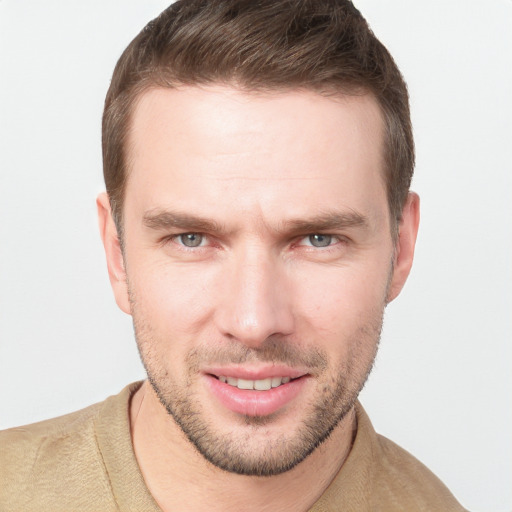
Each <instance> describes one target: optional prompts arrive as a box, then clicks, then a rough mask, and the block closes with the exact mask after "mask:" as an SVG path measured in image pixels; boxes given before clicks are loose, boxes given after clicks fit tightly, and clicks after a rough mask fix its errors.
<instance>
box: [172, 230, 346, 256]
mask: <svg viewBox="0 0 512 512" xmlns="http://www.w3.org/2000/svg"><path fill="white" fill-rule="evenodd" d="M185 235H198V236H201V237H203V240H201V244H200V245H197V246H187V245H185V244H184V243H180V241H179V239H180V237H183V236H185ZM314 236H319V237H320V236H323V237H330V238H331V241H332V242H333V243H329V245H326V246H315V245H313V244H312V243H301V242H303V241H304V240H308V241H311V237H314ZM209 238H210V237H209V235H206V234H205V233H199V232H194V231H187V232H183V233H176V234H174V235H171V236H168V237H165V238H164V239H163V240H162V244H163V245H165V244H167V243H171V242H172V243H174V244H176V245H177V246H178V247H179V250H182V251H187V252H192V251H193V252H197V251H198V250H205V249H206V248H207V247H209V246H210V245H211V243H208V240H209ZM204 239H206V243H204V244H203V242H204V241H205V240H204ZM346 243H347V239H346V238H345V237H342V236H339V235H333V234H330V233H311V234H308V235H303V236H300V237H297V239H296V242H294V243H293V244H292V247H303V248H305V250H307V251H315V252H318V251H322V252H328V251H332V250H334V249H335V248H336V247H337V246H338V245H340V244H346Z"/></svg>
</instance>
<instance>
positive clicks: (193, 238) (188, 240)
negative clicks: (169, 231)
mask: <svg viewBox="0 0 512 512" xmlns="http://www.w3.org/2000/svg"><path fill="white" fill-rule="evenodd" d="M174 239H175V240H176V243H178V244H180V245H184V246H185V247H202V246H203V245H206V237H205V236H204V235H202V234H201V233H181V234H180V235H176V236H175V237H174Z"/></svg>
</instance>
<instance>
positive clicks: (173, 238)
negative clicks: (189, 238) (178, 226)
mask: <svg viewBox="0 0 512 512" xmlns="http://www.w3.org/2000/svg"><path fill="white" fill-rule="evenodd" d="M183 235H199V236H201V237H203V240H202V241H201V244H200V245H198V246H196V247H190V246H188V245H185V244H183V243H181V242H180V241H179V238H180V237H181V236H183ZM203 242H206V243H203ZM160 243H161V244H162V245H166V244H169V243H173V244H175V245H177V246H178V247H179V248H180V250H187V251H188V250H197V249H204V248H205V247H206V246H207V245H209V244H210V243H211V241H210V237H209V236H208V235H207V234H205V233H201V232H199V231H180V232H179V233H172V234H170V235H166V236H164V237H163V238H162V239H161V240H160Z"/></svg>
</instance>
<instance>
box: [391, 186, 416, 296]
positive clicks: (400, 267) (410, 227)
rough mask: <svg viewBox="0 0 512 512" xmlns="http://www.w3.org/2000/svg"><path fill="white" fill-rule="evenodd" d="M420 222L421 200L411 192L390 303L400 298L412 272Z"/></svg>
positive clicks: (395, 264)
mask: <svg viewBox="0 0 512 512" xmlns="http://www.w3.org/2000/svg"><path fill="white" fill-rule="evenodd" d="M419 222H420V198H419V196H418V194H416V193H415V192H409V195H408V197H407V201H406V203H405V206H404V208H403V211H402V220H401V221H400V226H399V234H398V240H397V242H396V254H395V261H394V269H393V277H392V280H391V284H390V287H389V292H388V299H387V302H388V303H389V302H391V301H392V300H394V299H395V298H396V297H397V296H398V294H399V293H400V291H401V290H402V288H403V286H404V284H405V281H406V280H407V277H408V275H409V272H410V271H411V267H412V262H413V259H414V247H415V245H416V237H417V235H418V226H419Z"/></svg>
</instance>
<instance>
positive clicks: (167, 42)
mask: <svg viewBox="0 0 512 512" xmlns="http://www.w3.org/2000/svg"><path fill="white" fill-rule="evenodd" d="M210 83H226V84H234V85H236V86H237V87H241V88H244V89H249V90H263V91H265V90H268V91H272V90H283V89H284V90H286V89H312V90H316V91H318V92H320V93H331V94H332V93H342V94H361V93H370V94H373V95H374V96H375V98H376V99H377V101H378V103H379V105H380V107H381V110H382V114H383V119H384V123H385V130H386V135H385V145H384V153H385V154H384V162H385V180H386V188H387V197H388V203H389V211H390V215H391V221H392V225H393V227H394V231H395V230H396V227H397V225H398V221H399V220H400V218H401V213H402V208H403V206H404V203H405V200H406V198H407V193H408V191H409V186H410V182H411V178H412V173H413V169H414V142H413V136H412V128H411V121H410V113H409V98H408V94H407V86H406V84H405V82H404V80H403V78H402V75H401V74H400V71H399V70H398V67H397V66H396V64H395V62H394V61H393V58H392V57H391V55H390V54H389V52H388V51H387V50H386V48H385V47H384V46H383V45H382V44H381V43H380V41H379V40H378V39H377V38H376V37H375V36H374V34H373V33H372V31H371V30H370V28H369V26H368V24H367V22H366V20H365V19H364V18H363V16H362V15H361V13H360V12H359V11H358V10H357V9H356V8H355V7H354V5H353V4H352V2H350V1H349V0H258V1H254V0H178V1H177V2H175V3H174V4H172V5H171V6H170V7H168V8H167V9H166V10H165V11H163V12H162V13H161V14H160V16H158V17H157V18H156V19H154V20H153V21H151V22H150V23H148V24H147V25H146V27H145V28H144V29H143V30H142V31H141V32H140V34H139V35H138V36H137V37H136V38H135V39H134V40H133V41H132V42H131V43H130V45H129V46H128V47H127V48H126V50H125V51H124V52H123V54H122V56H121V58H120V59H119V61H118V63H117V65H116V68H115V70H114V74H113V77H112V82H111V85H110V88H109V90H108V93H107V97H106V100H105V110H104V113H103V136H102V144H103V172H104V177H105V184H106V187H107V192H108V195H109V198H110V203H111V206H112V211H113V215H114V219H115V221H116V224H117V226H118V229H119V230H121V228H122V207H123V198H124V191H125V187H126V181H127V174H128V162H127V155H126V153H127V150H126V141H127V136H128V133H129V129H130V117H131V113H132V112H133V110H134V105H135V103H136V101H137V98H139V97H140V95H141V94H142V93H143V92H144V91H146V90H148V89H150V88H152V87H175V86H177V85H205V84H210Z"/></svg>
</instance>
